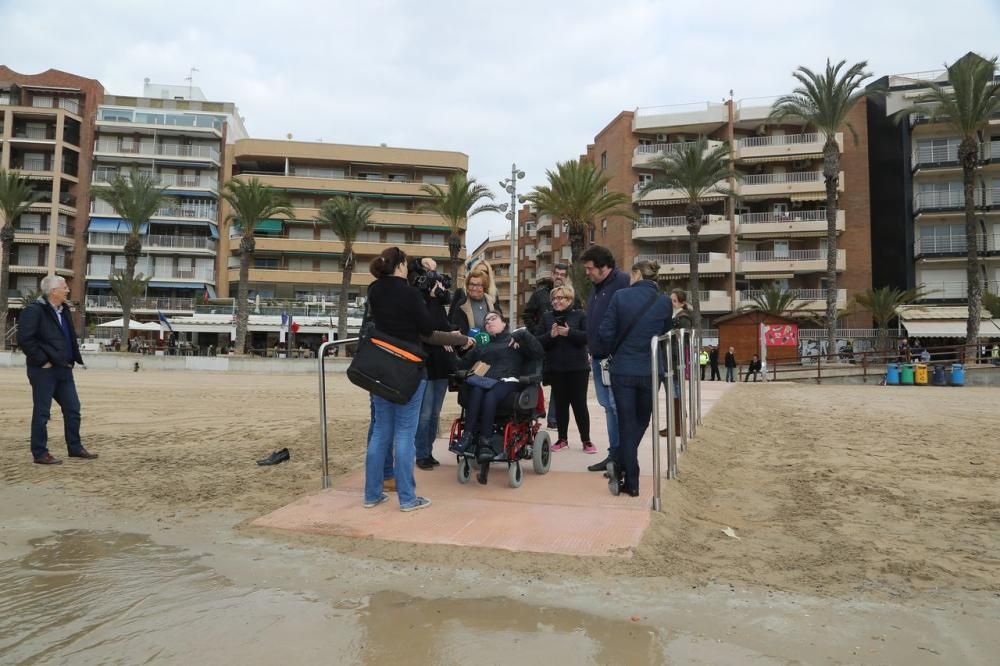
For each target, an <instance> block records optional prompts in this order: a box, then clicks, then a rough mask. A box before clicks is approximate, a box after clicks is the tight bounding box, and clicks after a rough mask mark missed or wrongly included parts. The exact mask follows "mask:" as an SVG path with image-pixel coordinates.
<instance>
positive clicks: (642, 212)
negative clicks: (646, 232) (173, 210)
mask: <svg viewBox="0 0 1000 666" xmlns="http://www.w3.org/2000/svg"><path fill="white" fill-rule="evenodd" d="M639 221H640V222H645V223H646V224H649V223H650V222H652V221H653V209H652V208H640V209H639Z"/></svg>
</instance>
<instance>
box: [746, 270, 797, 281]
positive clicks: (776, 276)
mask: <svg viewBox="0 0 1000 666" xmlns="http://www.w3.org/2000/svg"><path fill="white" fill-rule="evenodd" d="M743 272H744V273H747V272H746V271H743ZM793 277H795V274H794V273H747V278H748V279H750V280H790V279H792V278H793Z"/></svg>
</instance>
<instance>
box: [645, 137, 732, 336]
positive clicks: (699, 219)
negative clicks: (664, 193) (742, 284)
mask: <svg viewBox="0 0 1000 666" xmlns="http://www.w3.org/2000/svg"><path fill="white" fill-rule="evenodd" d="M729 151H730V148H729V144H728V143H724V144H722V145H720V146H717V147H716V148H713V149H712V150H709V149H708V139H706V138H705V137H704V136H699V137H698V138H697V139H696V140H695V141H693V142H691V143H690V144H686V145H684V146H682V147H681V148H679V149H677V150H670V151H667V152H666V154H665V155H663V156H662V157H658V158H656V159H655V160H653V162H652V163H651V164H650V165H649V166H650V167H651V168H653V169H658V170H660V171H662V172H663V173H662V174H660V175H658V176H656V177H654V178H653V180H652V181H650V182H648V183H646V185H644V186H643V187H642V189H641V190H639V194H640V195H645V194H647V193H649V192H652V191H653V190H658V189H677V190H681V191H683V192H684V194H685V196H686V197H687V206H686V207H685V209H684V217H685V219H686V220H687V231H688V242H689V243H690V248H689V250H688V252H689V254H688V257H689V259H690V273H691V278H690V283H689V285H688V300H689V301H690V302H691V309H692V311H693V319H694V322H695V324H694V325H695V328H697V329H700V328H701V299H699V298H698V287H699V284H698V232H700V231H701V228H702V226H703V225H704V224H705V210H704V209H703V208H702V207H701V204H700V203H698V202H699V200H700V199H702V198H704V197H706V196H708V195H709V194H712V193H718V194H725V195H731V194H732V193H731V192H730V191H729V190H727V189H726V188H725V186H723V185H721V184H720V182H721V181H724V180H726V179H728V178H735V177H736V176H737V174H736V172H735V171H733V168H732V166H731V162H730V159H729Z"/></svg>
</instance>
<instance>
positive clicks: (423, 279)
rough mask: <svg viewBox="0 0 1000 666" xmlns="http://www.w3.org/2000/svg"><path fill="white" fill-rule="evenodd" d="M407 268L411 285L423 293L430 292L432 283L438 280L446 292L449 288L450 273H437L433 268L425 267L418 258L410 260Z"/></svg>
mask: <svg viewBox="0 0 1000 666" xmlns="http://www.w3.org/2000/svg"><path fill="white" fill-rule="evenodd" d="M409 269H410V278H411V282H412V284H413V286H414V287H416V288H417V289H419V290H420V291H422V292H424V293H425V294H429V293H431V291H432V290H433V289H434V285H435V284H436V283H438V282H440V283H441V286H442V287H443V288H444V290H445V291H446V292H447V291H448V290H449V289H451V276H450V275H448V274H446V273H438V272H437V271H435V270H430V269H427V268H425V267H424V265H423V264H422V263H421V262H420V260H419V259H414V260H413V261H411V262H410V266H409Z"/></svg>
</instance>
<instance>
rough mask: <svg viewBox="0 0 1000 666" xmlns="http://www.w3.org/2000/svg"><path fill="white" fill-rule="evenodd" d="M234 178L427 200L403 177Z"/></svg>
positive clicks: (282, 186)
mask: <svg viewBox="0 0 1000 666" xmlns="http://www.w3.org/2000/svg"><path fill="white" fill-rule="evenodd" d="M234 177H235V178H238V179H250V178H257V179H258V180H260V181H261V183H263V184H264V185H267V186H268V187H273V188H275V189H279V190H319V191H327V190H336V191H337V192H336V193H340V194H343V193H344V192H345V191H346V192H348V193H355V192H356V193H360V194H389V195H397V196H409V197H420V198H424V199H426V198H427V193H426V192H424V191H422V190H421V189H420V188H421V187H422V186H423V185H424V183H418V182H410V181H409V179H406V178H401V179H393V180H389V179H383V178H381V177H380V178H374V177H359V178H355V177H350V176H343V177H329V176H326V177H316V176H299V175H288V176H286V175H284V174H283V173H273V172H255V171H241V172H240V173H239V174H238V175H236V176H234ZM438 186H439V187H440V188H441V189H442V190H447V186H446V185H445V184H443V183H438ZM330 193H331V194H334V193H335V192H332V191H331V192H330Z"/></svg>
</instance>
